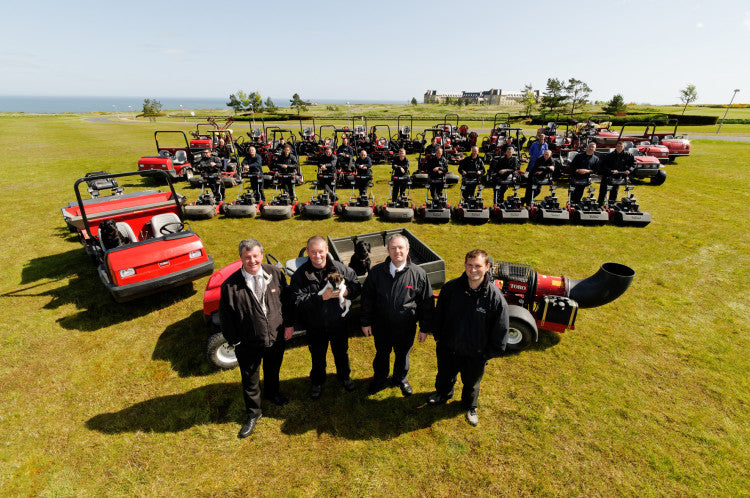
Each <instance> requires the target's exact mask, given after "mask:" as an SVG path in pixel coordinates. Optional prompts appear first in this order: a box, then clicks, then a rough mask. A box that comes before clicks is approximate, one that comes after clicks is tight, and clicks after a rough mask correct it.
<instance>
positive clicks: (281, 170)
mask: <svg viewBox="0 0 750 498" xmlns="http://www.w3.org/2000/svg"><path fill="white" fill-rule="evenodd" d="M276 166H277V168H278V169H277V170H276V171H277V172H278V174H279V175H281V187H282V188H283V189H284V190H285V191H286V193H287V194H289V199H290V200H293V199H295V198H296V197H295V195H294V184H295V183H296V181H297V176H298V175H299V173H300V170H299V163H298V162H297V158H296V157H294V156H293V155H292V146H291V145H289V144H286V145H284V151H283V152H282V153H281V155H280V156H279V158H278V160H277V161H276Z"/></svg>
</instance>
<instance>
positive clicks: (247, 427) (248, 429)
mask: <svg viewBox="0 0 750 498" xmlns="http://www.w3.org/2000/svg"><path fill="white" fill-rule="evenodd" d="M262 416H263V415H258V416H257V417H253V416H252V415H248V417H247V420H245V423H244V424H242V429H240V432H238V433H237V437H238V438H240V439H243V438H246V437H247V436H249V435H250V434H252V433H253V431H254V430H255V424H257V423H258V420H260V417H262Z"/></svg>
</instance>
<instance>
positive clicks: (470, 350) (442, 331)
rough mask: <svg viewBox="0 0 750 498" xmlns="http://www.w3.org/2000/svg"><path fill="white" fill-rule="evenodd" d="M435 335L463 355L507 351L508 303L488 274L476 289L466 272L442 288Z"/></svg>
mask: <svg viewBox="0 0 750 498" xmlns="http://www.w3.org/2000/svg"><path fill="white" fill-rule="evenodd" d="M433 323H434V327H433V334H434V336H435V340H436V341H440V342H441V343H442V344H443V345H444V346H447V347H448V349H450V350H451V351H453V352H455V353H456V354H459V355H461V356H469V357H476V358H484V359H489V358H495V357H497V356H500V355H501V354H502V353H503V351H505V345H506V342H507V335H508V326H509V325H508V304H507V303H506V302H505V298H504V297H503V294H502V292H500V289H498V288H497V287H495V285H494V284H493V283H492V282H491V280H490V278H489V277H488V276H485V278H484V282H482V284H481V285H480V286H479V287H478V288H477V289H475V290H472V289H471V288H470V287H469V279H468V278H467V277H466V274H465V273H464V274H463V275H461V276H460V277H458V278H455V279H453V280H451V281H450V282H448V283H446V284H445V285H444V286H443V288H442V289H440V296H439V297H438V301H437V308H436V310H435V316H434V319H433Z"/></svg>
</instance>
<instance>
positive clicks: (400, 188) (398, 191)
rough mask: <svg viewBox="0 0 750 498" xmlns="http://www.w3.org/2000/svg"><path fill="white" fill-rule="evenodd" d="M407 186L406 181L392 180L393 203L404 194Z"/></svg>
mask: <svg viewBox="0 0 750 498" xmlns="http://www.w3.org/2000/svg"><path fill="white" fill-rule="evenodd" d="M407 186H408V180H393V202H397V201H398V198H399V197H401V196H402V195H405V194H406V187H407Z"/></svg>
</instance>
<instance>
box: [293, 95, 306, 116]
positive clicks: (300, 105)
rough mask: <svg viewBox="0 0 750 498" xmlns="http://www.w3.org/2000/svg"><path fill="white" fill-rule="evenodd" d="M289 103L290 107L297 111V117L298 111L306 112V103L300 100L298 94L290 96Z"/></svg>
mask: <svg viewBox="0 0 750 498" xmlns="http://www.w3.org/2000/svg"><path fill="white" fill-rule="evenodd" d="M289 102H290V103H291V104H292V107H294V108H295V109H297V115H298V116H299V112H300V111H306V110H307V102H305V101H304V100H302V99H301V98H300V97H299V94H298V93H295V94H294V95H292V99H291V100H290V101H289Z"/></svg>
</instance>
